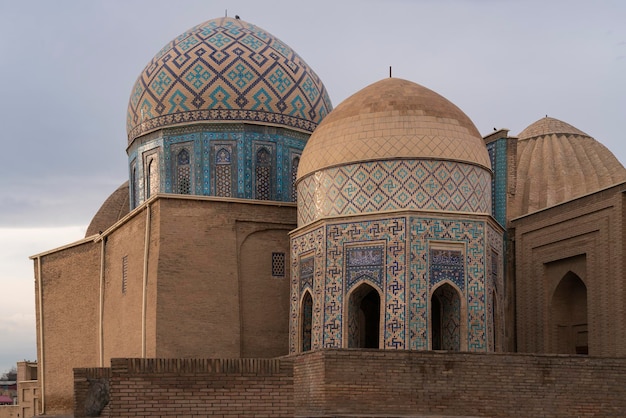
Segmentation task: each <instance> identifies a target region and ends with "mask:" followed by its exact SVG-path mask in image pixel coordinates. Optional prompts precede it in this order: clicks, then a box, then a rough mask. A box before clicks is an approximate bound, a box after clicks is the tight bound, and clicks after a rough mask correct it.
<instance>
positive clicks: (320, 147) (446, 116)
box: [299, 78, 489, 178]
mask: <svg viewBox="0 0 626 418" xmlns="http://www.w3.org/2000/svg"><path fill="white" fill-rule="evenodd" d="M399 158H406V159H417V158H424V159H433V160H448V161H462V162H467V163H471V164H477V165H480V166H483V167H485V168H489V156H488V155H487V152H486V149H485V143H484V142H483V140H482V138H481V137H480V134H479V133H478V130H477V129H476V127H475V126H474V124H473V123H472V121H471V120H470V119H469V118H468V117H467V115H465V114H464V113H463V111H462V110H461V109H459V108H458V107H457V106H455V105H454V104H453V103H452V102H450V101H449V100H447V99H446V98H445V97H443V96H441V95H439V94H437V93H435V92H433V91H432V90H429V89H427V88H426V87H424V86H420V85H418V84H416V83H413V82H410V81H407V80H402V79H397V78H385V79H382V80H380V81H378V82H376V83H373V84H371V85H369V86H367V87H365V88H364V89H362V90H360V91H359V92H357V93H355V94H354V95H352V96H351V97H350V98H348V99H346V100H344V101H343V102H342V103H341V104H340V105H339V106H337V108H336V109H335V110H334V111H333V112H332V114H330V115H329V117H328V118H327V119H325V120H324V122H323V123H321V124H320V126H319V127H318V128H317V129H316V130H315V132H314V133H313V135H312V136H311V140H310V141H309V144H308V145H307V149H306V150H305V152H304V154H303V158H302V162H301V166H300V170H299V178H304V177H306V176H308V175H310V174H312V173H314V172H316V171H318V170H322V169H325V168H329V167H334V166H337V165H345V164H354V163H358V162H364V161H375V160H389V159H399Z"/></svg>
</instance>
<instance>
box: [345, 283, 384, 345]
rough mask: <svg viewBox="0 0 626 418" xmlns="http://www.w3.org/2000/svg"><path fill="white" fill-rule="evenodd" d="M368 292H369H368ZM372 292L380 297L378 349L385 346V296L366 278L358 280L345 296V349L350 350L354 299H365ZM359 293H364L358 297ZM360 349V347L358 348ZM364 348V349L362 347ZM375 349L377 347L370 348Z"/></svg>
mask: <svg viewBox="0 0 626 418" xmlns="http://www.w3.org/2000/svg"><path fill="white" fill-rule="evenodd" d="M368 288H369V289H368ZM366 290H367V291H366ZM371 291H374V292H376V295H377V296H378V301H379V305H378V318H377V319H378V348H383V347H384V346H385V294H384V292H383V291H382V289H381V288H380V287H378V285H376V283H374V281H373V280H372V279H371V278H369V277H367V276H364V277H362V278H360V279H359V280H357V281H356V282H355V283H354V284H353V285H352V286H351V287H350V289H349V290H348V292H347V293H346V294H345V296H344V303H343V327H342V329H343V335H342V346H343V347H344V348H350V321H351V319H352V318H351V313H350V306H351V301H352V300H353V299H352V298H353V297H355V296H357V297H359V299H361V300H362V299H364V298H365V296H366V295H368V294H369V293H370V292H371ZM357 293H363V294H362V295H357ZM357 348H358V347H357ZM360 348H364V347H360ZM368 348H375V347H368Z"/></svg>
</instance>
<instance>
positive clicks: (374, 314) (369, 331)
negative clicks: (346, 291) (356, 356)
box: [348, 283, 380, 348]
mask: <svg viewBox="0 0 626 418" xmlns="http://www.w3.org/2000/svg"><path fill="white" fill-rule="evenodd" d="M348 347H349V348H380V295H379V293H378V291H377V290H376V289H374V288H373V287H372V286H370V285H368V284H367V283H362V284H360V285H359V287H357V288H356V289H354V290H353V291H352V293H351V294H350V297H349V300H348Z"/></svg>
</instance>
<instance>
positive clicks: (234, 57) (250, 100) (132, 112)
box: [127, 17, 332, 144]
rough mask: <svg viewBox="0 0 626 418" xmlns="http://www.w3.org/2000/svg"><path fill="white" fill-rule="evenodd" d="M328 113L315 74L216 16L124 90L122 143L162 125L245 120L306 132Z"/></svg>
mask: <svg viewBox="0 0 626 418" xmlns="http://www.w3.org/2000/svg"><path fill="white" fill-rule="evenodd" d="M331 109H332V105H331V103H330V100H329V97H328V94H327V92H326V89H325V87H324V85H323V84H322V82H321V80H320V79H319V77H318V76H317V75H316V74H315V73H314V72H313V71H312V70H311V68H310V67H309V66H308V65H307V64H306V63H305V62H304V60H302V58H300V56H299V55H298V54H296V53H295V52H294V51H293V50H292V49H291V48H289V47H288V46H287V45H286V44H285V43H283V42H282V41H280V40H279V39H278V38H276V37H275V36H273V35H271V34H270V33H268V32H266V31H264V30H262V29H260V28H259V27H257V26H255V25H252V24H250V23H247V22H244V21H242V20H238V19H233V18H228V17H223V18H218V19H213V20H209V21H207V22H204V23H202V24H200V25H198V26H196V27H194V28H192V29H190V30H188V31H187V32H185V33H183V34H182V35H180V36H178V37H177V38H176V39H174V40H173V41H171V42H170V43H168V44H167V45H166V46H165V47H163V48H162V49H161V51H159V52H158V53H157V54H156V56H155V57H154V58H153V59H152V60H151V61H150V63H148V65H147V66H146V67H145V69H144V70H143V71H142V73H141V75H140V76H139V78H138V79H137V81H136V82H135V85H134V87H133V89H132V92H131V96H130V100H129V105H128V113H127V132H128V142H129V144H130V143H132V142H133V140H134V139H135V138H137V137H138V136H141V135H144V134H146V133H148V132H151V131H154V130H156V129H159V128H163V127H171V126H176V125H181V124H190V123H198V122H230V123H233V122H248V123H255V124H264V125H273V126H279V127H286V128H290V129H295V130H298V131H303V132H307V133H311V132H313V130H314V129H315V127H316V126H317V125H318V123H319V122H320V121H321V120H322V119H323V118H324V117H325V116H326V114H327V113H328V112H330V110H331Z"/></svg>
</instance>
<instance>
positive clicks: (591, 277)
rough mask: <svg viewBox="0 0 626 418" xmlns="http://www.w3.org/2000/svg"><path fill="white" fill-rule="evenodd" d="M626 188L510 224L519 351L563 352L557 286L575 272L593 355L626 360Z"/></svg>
mask: <svg viewBox="0 0 626 418" xmlns="http://www.w3.org/2000/svg"><path fill="white" fill-rule="evenodd" d="M623 188H624V185H623V184H620V185H617V186H615V187H612V188H608V189H605V190H602V191H599V192H596V193H594V194H591V195H587V196H583V197H580V198H578V199H574V200H572V201H570V202H567V203H563V204H560V205H557V206H554V207H552V208H549V209H545V210H542V211H539V212H537V213H534V214H531V215H527V216H524V217H522V218H518V219H516V220H514V221H512V226H513V227H514V228H515V230H514V233H515V252H516V257H515V258H516V260H517V264H516V271H515V286H516V326H517V350H516V351H518V352H526V353H554V352H564V351H562V350H560V349H559V348H558V347H559V344H558V343H557V342H556V341H555V340H556V336H555V333H556V331H557V329H556V326H555V324H554V323H553V322H554V318H555V315H553V313H552V312H551V310H552V300H553V297H554V294H555V289H556V288H557V286H558V285H559V284H560V282H561V280H562V279H563V277H564V275H565V274H567V272H568V271H571V272H573V273H575V274H576V275H577V276H578V277H579V278H580V279H581V280H582V282H583V283H584V285H585V287H586V291H587V323H588V331H589V336H588V342H589V354H590V355H592V356H607V357H612V356H626V321H625V319H626V311H625V310H624V308H623V307H624V306H625V304H626V288H625V287H624V279H625V273H624V268H623V266H624V254H625V253H624V244H623V242H624V241H623V234H624V231H625V229H624V225H625V224H624V222H623V218H624V214H625V212H626V211H624V199H625V197H624V193H623V192H622V190H623ZM581 259H584V261H583V262H582V263H581V262H580V260H581ZM577 310H579V311H580V310H581V308H580V307H577Z"/></svg>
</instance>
